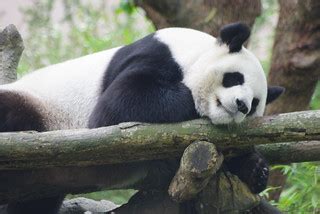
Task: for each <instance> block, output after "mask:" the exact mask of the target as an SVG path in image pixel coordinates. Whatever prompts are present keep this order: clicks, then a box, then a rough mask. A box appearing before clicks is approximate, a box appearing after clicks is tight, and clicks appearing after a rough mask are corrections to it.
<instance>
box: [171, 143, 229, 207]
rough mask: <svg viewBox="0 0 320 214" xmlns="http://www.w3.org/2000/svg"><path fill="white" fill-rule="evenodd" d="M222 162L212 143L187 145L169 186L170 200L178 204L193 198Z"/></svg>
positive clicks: (220, 155) (221, 157)
mask: <svg viewBox="0 0 320 214" xmlns="http://www.w3.org/2000/svg"><path fill="white" fill-rule="evenodd" d="M222 161H223V155H222V154H219V153H218V152H217V150H216V147H215V146H214V145H213V144H212V143H209V142H206V141H199V142H194V143H192V144H191V145H189V146H188V147H187V148H186V149H185V150H184V153H183V155H182V158H181V161H180V167H179V169H178V171H177V173H176V175H175V176H174V178H173V179H172V181H171V184H170V186H169V190H168V192H169V195H170V196H171V198H172V199H173V200H175V201H177V202H180V203H181V202H183V201H187V200H191V199H193V198H195V197H196V195H197V194H198V193H199V192H200V191H202V190H203V188H204V187H205V186H206V185H207V184H208V182H209V180H210V178H211V177H212V175H213V174H214V173H216V172H217V170H218V169H219V168H220V166H221V164H222Z"/></svg>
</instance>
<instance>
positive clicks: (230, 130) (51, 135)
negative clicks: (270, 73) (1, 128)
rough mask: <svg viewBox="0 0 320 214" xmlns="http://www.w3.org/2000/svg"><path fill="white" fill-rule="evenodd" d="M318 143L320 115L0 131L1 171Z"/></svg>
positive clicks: (126, 161) (306, 113) (300, 114)
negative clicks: (201, 145)
mask: <svg viewBox="0 0 320 214" xmlns="http://www.w3.org/2000/svg"><path fill="white" fill-rule="evenodd" d="M319 139H320V111H305V112H295V113H288V114H280V115H277V116H268V117H261V118H256V119H252V120H248V121H246V122H244V123H242V124H241V125H238V126H236V125H235V126H227V127H222V126H213V125H212V124H211V123H210V122H209V121H208V120H201V119H199V120H194V121H187V122H183V123H177V124H153V125H151V124H142V123H123V124H120V125H117V126H111V127H104V128H99V129H95V130H88V129H81V130H61V131H52V132H43V133H37V132H20V133H1V134H0V148H1V149H0V169H34V168H46V167H59V166H90V165H101V164H115V163H128V162H133V161H141V160H154V159H165V158H172V157H180V156H181V154H182V152H183V150H184V149H185V148H186V147H187V146H188V145H189V144H190V143H192V142H194V141H197V140H207V141H209V142H212V143H214V144H215V145H216V146H217V148H218V149H220V150H223V149H227V148H232V147H237V148H239V147H242V146H248V145H258V144H274V143H279V142H288V141H309V140H319ZM119 154H121V155H119Z"/></svg>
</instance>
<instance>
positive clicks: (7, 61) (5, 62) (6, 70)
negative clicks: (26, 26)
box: [0, 25, 24, 85]
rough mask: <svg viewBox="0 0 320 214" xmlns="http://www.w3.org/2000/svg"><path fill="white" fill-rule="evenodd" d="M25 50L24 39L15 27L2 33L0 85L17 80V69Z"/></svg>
mask: <svg viewBox="0 0 320 214" xmlns="http://www.w3.org/2000/svg"><path fill="white" fill-rule="evenodd" d="M23 49H24V46H23V41H22V38H21V36H20V34H19V32H18V31H17V29H16V27H15V26H14V25H9V26H7V27H6V28H5V29H4V30H3V31H0V85H1V84H6V83H10V82H13V81H15V80H16V79H17V72H16V70H17V67H18V63H19V60H20V56H21V54H22V51H23Z"/></svg>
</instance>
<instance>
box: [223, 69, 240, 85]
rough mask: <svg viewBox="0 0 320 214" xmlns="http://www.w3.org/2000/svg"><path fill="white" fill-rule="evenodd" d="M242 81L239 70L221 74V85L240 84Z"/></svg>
mask: <svg viewBox="0 0 320 214" xmlns="http://www.w3.org/2000/svg"><path fill="white" fill-rule="evenodd" d="M243 83H244V77H243V75H242V74H241V73H240V72H228V73H225V74H224V75H223V80H222V85H223V87H225V88H230V87H232V86H236V85H242V84H243Z"/></svg>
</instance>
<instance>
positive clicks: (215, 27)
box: [135, 0, 261, 36]
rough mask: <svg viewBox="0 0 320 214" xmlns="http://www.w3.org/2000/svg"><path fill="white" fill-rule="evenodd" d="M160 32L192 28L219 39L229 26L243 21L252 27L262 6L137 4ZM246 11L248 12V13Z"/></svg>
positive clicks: (233, 1) (164, 0)
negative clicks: (225, 27)
mask: <svg viewBox="0 0 320 214" xmlns="http://www.w3.org/2000/svg"><path fill="white" fill-rule="evenodd" d="M135 2H136V4H137V5H138V6H140V7H142V8H143V9H144V10H145V11H146V14H147V16H148V17H149V18H150V19H151V21H152V22H153V23H154V25H155V27H156V28H157V29H160V28H165V27H173V26H174V27H189V28H193V29H197V30H201V31H204V32H207V33H209V34H211V35H213V36H217V35H218V33H219V29H220V28H221V27H222V26H223V25H226V24H229V23H232V22H238V21H242V22H244V23H246V24H248V25H249V26H252V25H253V23H254V21H255V18H256V17H257V16H259V15H260V13H261V2H260V1H251V0H224V1H219V0H198V1H194V0H176V1H172V0H161V1H154V0H135ZM244 11H245V12H244Z"/></svg>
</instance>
